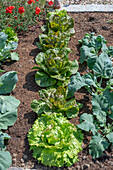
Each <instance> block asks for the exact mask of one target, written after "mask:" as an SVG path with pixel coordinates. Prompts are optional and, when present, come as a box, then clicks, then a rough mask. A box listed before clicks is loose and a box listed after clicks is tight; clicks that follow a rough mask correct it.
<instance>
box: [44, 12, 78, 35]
mask: <svg viewBox="0 0 113 170" xmlns="http://www.w3.org/2000/svg"><path fill="white" fill-rule="evenodd" d="M46 19H47V22H46V25H44V26H42V30H43V31H44V33H45V34H48V32H49V31H50V30H53V31H54V32H57V31H60V32H61V33H63V32H65V33H66V34H68V35H69V36H70V37H71V36H72V35H73V34H74V33H75V30H74V20H73V18H71V17H70V16H69V15H67V11H66V10H62V11H59V10H55V11H54V12H49V13H48V14H47V18H46Z"/></svg>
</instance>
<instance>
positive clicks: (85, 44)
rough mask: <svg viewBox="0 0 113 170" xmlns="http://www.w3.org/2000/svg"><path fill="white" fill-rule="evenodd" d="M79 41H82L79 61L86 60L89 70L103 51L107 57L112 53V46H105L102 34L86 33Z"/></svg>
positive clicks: (105, 42)
mask: <svg viewBox="0 0 113 170" xmlns="http://www.w3.org/2000/svg"><path fill="white" fill-rule="evenodd" d="M79 43H80V44H81V43H82V47H81V48H80V51H81V55H80V63H81V64H82V63H83V62H84V61H86V62H87V65H88V67H89V69H90V70H92V69H93V67H94V65H95V63H96V61H97V60H98V57H99V56H100V54H102V55H103V53H105V55H108V56H109V57H111V56H112V55H113V48H112V47H107V46H106V44H107V41H106V40H105V38H104V37H103V36H102V35H98V36H94V33H91V34H88V33H87V34H85V37H84V38H83V39H82V40H79Z"/></svg>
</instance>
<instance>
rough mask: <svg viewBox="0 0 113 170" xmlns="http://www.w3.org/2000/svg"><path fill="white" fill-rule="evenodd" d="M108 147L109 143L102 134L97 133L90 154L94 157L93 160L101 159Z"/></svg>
mask: <svg viewBox="0 0 113 170" xmlns="http://www.w3.org/2000/svg"><path fill="white" fill-rule="evenodd" d="M108 146H109V143H108V142H107V140H106V139H105V138H104V137H103V136H102V135H101V134H99V133H97V135H95V136H93V137H92V139H91V141H90V144H89V154H91V155H92V157H93V159H96V158H99V157H100V156H101V155H102V154H103V151H105V149H106V148H108Z"/></svg>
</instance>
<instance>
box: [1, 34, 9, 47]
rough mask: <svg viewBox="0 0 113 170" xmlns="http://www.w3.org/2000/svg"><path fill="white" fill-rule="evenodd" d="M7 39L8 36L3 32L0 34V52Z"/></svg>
mask: <svg viewBox="0 0 113 170" xmlns="http://www.w3.org/2000/svg"><path fill="white" fill-rule="evenodd" d="M7 37H8V36H7V35H6V34H5V33H4V32H0V50H2V49H4V47H5V45H6V40H7Z"/></svg>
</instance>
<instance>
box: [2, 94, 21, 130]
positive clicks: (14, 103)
mask: <svg viewBox="0 0 113 170" xmlns="http://www.w3.org/2000/svg"><path fill="white" fill-rule="evenodd" d="M19 104H20V101H19V100H17V99H15V98H14V97H13V96H0V129H7V127H8V126H12V125H13V124H14V123H15V121H16V119H17V107H18V106H19Z"/></svg>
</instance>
